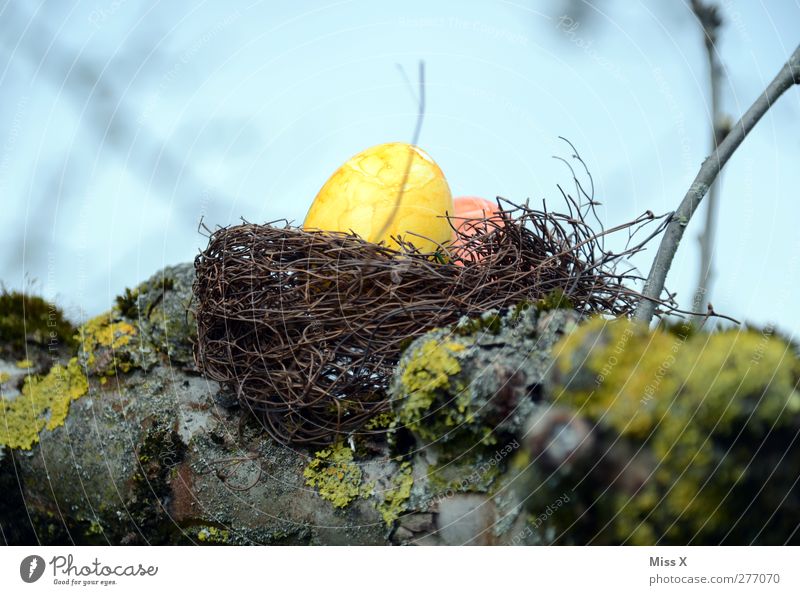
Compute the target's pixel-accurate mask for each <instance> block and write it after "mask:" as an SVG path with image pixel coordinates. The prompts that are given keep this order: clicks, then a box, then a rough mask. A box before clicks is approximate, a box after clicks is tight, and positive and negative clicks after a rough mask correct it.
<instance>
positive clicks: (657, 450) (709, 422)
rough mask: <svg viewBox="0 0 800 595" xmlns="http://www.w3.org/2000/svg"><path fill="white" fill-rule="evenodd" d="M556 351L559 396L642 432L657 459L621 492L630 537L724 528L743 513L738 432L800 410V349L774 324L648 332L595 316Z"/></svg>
mask: <svg viewBox="0 0 800 595" xmlns="http://www.w3.org/2000/svg"><path fill="white" fill-rule="evenodd" d="M553 353H554V354H555V356H556V358H557V360H556V364H555V369H556V380H555V382H554V386H553V387H552V390H553V395H554V398H555V399H556V401H557V402H560V403H565V404H566V405H567V406H569V407H570V408H573V409H575V410H576V411H577V412H578V413H579V414H580V415H583V416H586V417H588V418H590V419H591V420H593V421H596V422H598V423H600V424H603V425H605V426H607V427H611V428H613V429H614V430H615V431H616V432H617V433H619V434H620V435H621V436H624V437H627V438H630V439H632V440H634V441H637V442H642V441H643V442H646V443H647V445H648V449H649V450H650V451H651V452H652V453H653V454H654V456H655V458H656V460H657V467H656V469H655V470H654V473H653V480H652V483H650V484H649V485H648V486H647V488H646V489H642V490H641V491H640V492H639V493H638V494H637V495H636V496H635V497H633V498H629V497H628V496H624V495H620V500H619V502H618V506H619V510H618V511H613V512H612V513H611V514H613V516H614V518H615V530H616V533H617V536H618V538H619V539H621V540H624V541H626V542H628V543H633V544H639V545H649V544H652V543H654V541H653V536H654V535H665V537H666V538H669V539H677V540H678V541H680V540H681V539H683V538H687V539H688V538H691V537H692V536H695V535H696V534H697V533H698V532H701V531H702V532H705V533H706V534H713V533H714V531H719V532H720V533H722V534H724V532H725V530H726V527H728V526H729V525H730V523H735V522H736V518H735V515H734V516H731V515H732V514H733V513H732V512H731V504H730V495H729V494H730V491H731V490H732V489H733V488H734V486H736V485H737V484H738V483H739V482H741V481H742V480H743V478H744V477H745V469H746V468H748V461H749V460H750V459H749V457H750V456H751V453H749V452H743V453H739V452H738V451H733V450H731V448H732V447H731V446H729V444H730V442H731V440H732V439H734V438H735V437H737V436H740V435H741V434H742V433H743V432H750V433H751V435H753V436H761V435H768V434H769V433H770V432H771V431H773V428H776V427H781V426H783V425H785V424H787V423H788V422H789V420H791V419H792V417H793V416H796V415H797V413H798V412H799V411H800V394H799V393H798V392H797V391H796V390H795V384H796V382H797V374H798V369H800V366H798V359H797V355H796V354H795V353H794V352H793V350H792V348H791V347H790V346H789V345H788V344H787V343H786V342H784V341H783V340H781V339H779V338H777V337H775V336H773V335H772V334H771V332H761V333H759V332H755V331H741V330H738V329H732V330H727V331H723V332H718V333H711V334H704V333H695V334H691V333H689V332H685V333H680V332H678V333H674V332H665V331H663V330H657V331H655V332H652V333H651V332H649V331H648V330H647V329H646V328H645V327H642V326H638V325H634V324H633V323H630V322H627V321H614V322H609V321H605V320H594V321H592V322H589V323H588V324H586V325H584V326H583V327H581V328H580V329H579V330H578V331H577V332H575V333H573V334H572V335H570V336H568V337H566V338H565V339H563V340H562V342H561V343H560V344H559V345H557V346H556V347H555V348H554V350H553ZM734 443H735V440H734ZM723 445H725V446H723ZM740 454H741V456H742V457H744V458H742V459H741V460H739V458H738V456H739V455H740ZM752 471H753V470H752V469H750V472H751V473H752ZM726 499H727V504H726V505H723V504H725V503H726Z"/></svg>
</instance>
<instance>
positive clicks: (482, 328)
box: [453, 310, 503, 337]
mask: <svg viewBox="0 0 800 595" xmlns="http://www.w3.org/2000/svg"><path fill="white" fill-rule="evenodd" d="M502 328H503V317H502V316H501V315H500V314H499V313H498V312H497V311H495V310H492V311H489V312H485V313H484V314H482V315H480V316H476V317H474V318H466V317H465V318H462V319H461V320H459V321H458V323H457V324H456V325H455V326H453V333H454V334H456V335H458V336H461V337H469V336H472V335H476V334H480V333H484V334H485V333H489V334H492V335H496V334H497V333H499V332H500V330H501V329H502Z"/></svg>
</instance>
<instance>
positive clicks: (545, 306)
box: [536, 289, 575, 312]
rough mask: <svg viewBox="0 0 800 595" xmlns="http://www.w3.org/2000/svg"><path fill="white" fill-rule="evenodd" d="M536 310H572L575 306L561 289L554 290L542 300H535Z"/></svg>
mask: <svg viewBox="0 0 800 595" xmlns="http://www.w3.org/2000/svg"><path fill="white" fill-rule="evenodd" d="M536 308H537V310H539V312H548V311H550V310H574V309H575V304H573V303H572V300H570V299H569V298H568V297H567V295H566V294H565V293H564V290H563V289H554V290H553V291H551V292H550V293H548V294H547V295H546V296H544V297H543V298H541V299H538V300H536Z"/></svg>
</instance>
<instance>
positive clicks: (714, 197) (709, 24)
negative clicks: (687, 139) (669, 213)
mask: <svg viewBox="0 0 800 595" xmlns="http://www.w3.org/2000/svg"><path fill="white" fill-rule="evenodd" d="M692 11H693V12H694V14H695V16H696V17H697V20H698V21H699V23H700V26H701V27H702V28H703V39H704V42H705V44H704V45H705V47H706V59H707V60H708V82H709V91H710V94H711V105H710V107H711V150H712V151H713V150H714V149H716V148H717V147H718V146H719V143H721V142H722V140H723V139H724V138H725V137H726V136H727V135H728V132H730V125H731V122H730V120H729V119H728V118H724V117H723V116H722V114H721V111H720V105H719V104H720V100H719V99H720V98H719V96H720V87H721V86H722V79H723V71H722V64H721V63H720V59H719V52H718V51H717V40H718V37H719V32H720V29H721V28H722V24H723V20H722V15H721V14H720V10H719V6H718V5H717V4H714V3H708V4H707V3H705V2H704V1H703V0H692ZM719 184H720V182H719V180H717V181H715V182H714V183H713V184H712V185H711V188H709V190H708V199H707V201H706V202H707V203H708V204H707V205H706V213H705V215H706V217H705V225H704V226H703V229H701V230H700V233H699V235H698V240H699V243H700V267H699V269H698V274H697V275H698V276H697V288H696V289H695V293H694V299H693V300H692V309H693V310H699V309H700V308H701V307H702V305H703V302H708V300H709V299H710V298H711V282H712V280H713V277H714V268H713V262H712V259H713V255H714V237H715V235H716V234H715V231H716V221H717V211H718V203H719ZM706 319H707V316H706V315H705V314H703V315H698V316H695V319H694V322H695V324H697V325H698V326H699V325H701V324H702V323H703V322H704V321H705V320H706Z"/></svg>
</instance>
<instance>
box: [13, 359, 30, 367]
mask: <svg viewBox="0 0 800 595" xmlns="http://www.w3.org/2000/svg"><path fill="white" fill-rule="evenodd" d="M16 365H17V367H18V368H20V369H21V370H27V369H29V368H32V367H33V365H34V364H33V362H32V361H31V360H29V359H21V360H19V361H18V362H17V364H16Z"/></svg>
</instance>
